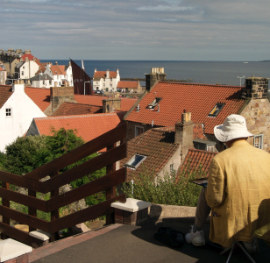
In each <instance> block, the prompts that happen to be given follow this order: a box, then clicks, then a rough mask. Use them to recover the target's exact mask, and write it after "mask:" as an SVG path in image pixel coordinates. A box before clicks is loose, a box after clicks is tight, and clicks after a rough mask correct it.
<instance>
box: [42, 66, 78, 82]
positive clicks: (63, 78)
mask: <svg viewBox="0 0 270 263" xmlns="http://www.w3.org/2000/svg"><path fill="white" fill-rule="evenodd" d="M44 74H47V75H49V76H51V77H52V78H53V86H54V87H55V86H57V87H61V86H62V85H65V83H66V82H68V83H69V86H73V75H72V67H71V64H70V63H69V65H68V66H65V65H58V63H57V62H55V65H52V63H48V64H47V65H46V69H45V71H44Z"/></svg>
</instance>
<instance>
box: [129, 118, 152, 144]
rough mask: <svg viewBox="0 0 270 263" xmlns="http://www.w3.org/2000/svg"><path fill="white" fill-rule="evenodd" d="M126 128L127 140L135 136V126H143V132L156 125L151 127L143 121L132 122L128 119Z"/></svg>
mask: <svg viewBox="0 0 270 263" xmlns="http://www.w3.org/2000/svg"><path fill="white" fill-rule="evenodd" d="M127 123H128V128H127V140H128V141H129V140H131V139H133V138H134V137H135V127H136V126H139V127H143V128H144V132H146V131H148V130H150V129H152V128H157V127H152V126H151V125H149V124H143V123H137V122H132V121H128V122H127Z"/></svg>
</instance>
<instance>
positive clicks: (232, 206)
mask: <svg viewBox="0 0 270 263" xmlns="http://www.w3.org/2000/svg"><path fill="white" fill-rule="evenodd" d="M209 169H210V171H209V178H208V186H207V191H206V193H205V197H206V201H207V204H208V205H209V206H210V207H211V210H212V216H211V227H210V237H209V238H210V240H211V241H213V242H215V243H218V244H221V245H222V246H224V247H229V246H231V245H232V243H233V241H234V240H237V241H251V239H252V237H253V236H254V235H256V236H257V237H259V238H262V239H265V240H267V241H270V154H269V153H267V152H265V151H263V150H261V149H257V148H255V147H253V146H251V145H250V144H249V143H248V142H246V141H245V140H238V141H235V142H234V143H233V144H232V146H231V147H230V148H229V149H226V150H225V151H223V152H221V153H219V154H217V155H216V156H215V157H214V158H213V160H212V162H211V165H210V168H209Z"/></svg>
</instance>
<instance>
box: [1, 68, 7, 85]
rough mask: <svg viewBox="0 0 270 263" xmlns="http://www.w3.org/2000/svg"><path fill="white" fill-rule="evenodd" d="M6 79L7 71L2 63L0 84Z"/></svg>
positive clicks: (4, 82)
mask: <svg viewBox="0 0 270 263" xmlns="http://www.w3.org/2000/svg"><path fill="white" fill-rule="evenodd" d="M6 80H7V71H6V70H5V67H4V65H0V85H5V84H6Z"/></svg>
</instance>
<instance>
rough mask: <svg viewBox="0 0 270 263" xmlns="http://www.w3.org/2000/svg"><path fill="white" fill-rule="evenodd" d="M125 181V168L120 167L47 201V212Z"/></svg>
mask: <svg viewBox="0 0 270 263" xmlns="http://www.w3.org/2000/svg"><path fill="white" fill-rule="evenodd" d="M125 181H126V168H121V169H120V170H117V171H116V172H114V173H111V174H108V175H105V176H103V177H101V178H99V179H96V180H95V181H93V182H90V183H87V184H85V185H82V186H80V187H78V188H76V189H73V190H71V191H69V192H67V193H65V194H62V195H60V196H57V197H53V198H52V199H50V200H48V201H47V205H48V207H47V212H50V211H52V210H55V209H57V208H60V207H63V206H65V205H68V204H71V203H73V202H75V201H77V200H80V199H82V198H85V197H87V196H90V195H93V194H96V193H99V192H101V191H104V190H105V189H108V188H110V187H112V186H114V185H119V184H121V183H123V182H125Z"/></svg>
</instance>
